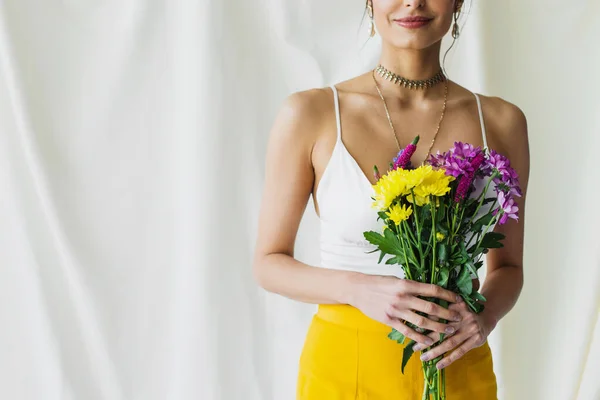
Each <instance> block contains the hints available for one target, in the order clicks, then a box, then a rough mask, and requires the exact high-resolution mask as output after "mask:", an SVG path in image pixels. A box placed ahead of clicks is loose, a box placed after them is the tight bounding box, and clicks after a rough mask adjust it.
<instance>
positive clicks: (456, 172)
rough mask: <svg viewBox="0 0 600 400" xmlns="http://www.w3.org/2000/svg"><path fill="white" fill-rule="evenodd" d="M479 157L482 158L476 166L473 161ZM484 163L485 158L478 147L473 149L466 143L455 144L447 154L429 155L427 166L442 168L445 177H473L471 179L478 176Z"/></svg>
mask: <svg viewBox="0 0 600 400" xmlns="http://www.w3.org/2000/svg"><path fill="white" fill-rule="evenodd" d="M478 156H479V157H483V159H481V160H480V161H477V164H476V165H474V164H473V161H474V160H475V159H476V158H478ZM483 161H485V156H484V153H483V151H482V150H481V148H480V147H473V146H472V145H470V144H468V143H462V142H455V143H454V147H453V148H451V149H450V150H449V151H448V152H446V153H443V154H440V153H439V152H438V153H437V154H436V155H431V156H430V158H429V164H431V166H433V167H436V168H444V169H445V170H446V174H447V175H452V176H454V177H455V178H458V177H460V176H465V175H473V178H474V177H475V176H477V175H478V169H479V168H480V167H481V166H482V162H483Z"/></svg>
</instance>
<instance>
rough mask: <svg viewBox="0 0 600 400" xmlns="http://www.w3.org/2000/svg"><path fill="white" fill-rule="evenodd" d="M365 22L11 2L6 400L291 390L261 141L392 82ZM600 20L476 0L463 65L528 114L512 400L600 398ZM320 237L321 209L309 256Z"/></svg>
mask: <svg viewBox="0 0 600 400" xmlns="http://www.w3.org/2000/svg"><path fill="white" fill-rule="evenodd" d="M363 10H364V2H363V0H352V1H348V0H304V1H294V0H258V1H248V0H219V1H210V2H209V1H207V0H45V1H41V0H0V398H1V399H7V400H8V399H10V400H42V399H43V400H159V399H160V400H167V399H168V400H188V399H189V400H192V399H194V400H196V399H202V400H238V399H239V400H241V399H243V400H292V399H293V398H294V385H295V374H296V363H297V359H298V356H299V352H300V349H301V346H302V340H303V337H304V333H305V330H306V328H307V323H308V320H309V318H310V315H311V313H312V311H313V310H314V308H313V307H312V306H307V305H302V304H299V303H294V302H291V301H288V300H285V299H282V298H279V297H276V296H273V295H268V294H265V293H264V292H263V291H262V290H260V289H259V288H257V287H256V285H255V283H254V281H253V279H252V275H251V267H250V263H251V259H252V251H253V245H254V239H255V230H256V221H257V212H258V203H259V200H260V195H261V191H262V176H263V172H264V170H263V160H264V155H265V145H266V141H267V135H268V131H269V129H270V127H271V123H272V120H273V118H274V116H275V113H276V112H277V109H278V106H279V104H280V103H281V101H282V100H283V98H284V97H285V96H287V95H288V94H290V93H291V92H294V91H297V90H303V89H308V88H311V87H320V86H324V85H328V84H331V83H335V82H338V81H341V80H344V79H347V78H350V77H352V76H354V75H357V74H359V73H361V72H362V71H365V70H366V69H367V68H370V67H372V66H373V64H374V62H375V61H376V60H377V51H378V40H377V39H372V40H370V41H369V42H368V43H367V44H365V40H366V37H365V32H366V25H363V26H360V22H361V17H362V15H363ZM599 15H600V2H598V1H596V0H587V1H586V0H572V1H567V2H565V1H558V0H537V1H528V2H525V1H522V0H503V1H489V0H487V1H486V0H473V3H472V7H471V8H470V11H469V15H468V18H466V20H463V22H465V24H464V28H463V34H462V36H461V38H460V40H459V43H458V45H457V46H456V47H455V49H454V50H453V51H452V52H451V53H450V55H449V57H448V59H447V63H446V65H447V69H448V71H449V74H450V76H451V77H452V78H453V79H455V80H457V81H458V82H459V83H461V84H463V85H465V86H467V87H469V88H470V89H472V90H473V91H478V92H481V93H484V94H488V95H491V94H493V95H497V96H501V97H504V98H505V99H507V100H509V101H511V102H514V103H516V104H517V105H519V106H520V107H521V108H522V109H523V110H524V111H525V113H526V115H527V117H528V121H529V129H530V143H531V161H532V171H531V180H530V191H529V202H528V206H527V213H528V215H527V222H526V231H527V232H526V254H525V269H526V279H525V281H526V282H525V288H524V291H523V294H522V296H521V299H520V301H519V303H518V305H517V307H516V308H515V309H514V311H513V312H512V313H511V314H509V316H508V317H507V318H506V319H504V320H503V321H502V323H501V325H500V326H499V328H498V329H497V330H496V331H495V332H494V334H493V337H492V338H491V342H492V346H493V349H494V354H495V357H496V358H495V360H496V372H497V374H498V377H499V381H500V385H501V399H505V400H506V399H507V400H525V399H527V400H538V399H539V400H542V399H544V400H598V399H600V379H598V378H599V377H600V362H599V360H600V320H599V319H598V312H599V306H600V250H599V246H598V237H599V235H598V229H599V224H600V218H599V214H598V212H597V204H598V196H599V195H600V193H599V191H598V189H597V186H598V184H599V183H600V179H599V178H598V173H597V171H598V167H597V164H596V162H597V161H598V156H597V151H598V149H600V100H599V99H598V92H599V89H600V77H599V75H598V71H600V54H599V50H598V46H597V41H598V38H600V20H599V17H598V16H599ZM286 184H288V183H286ZM289 184H293V183H289ZM317 238H318V224H317V219H316V217H315V216H314V214H313V211H312V209H309V210H308V212H307V215H306V218H305V220H304V221H303V224H302V229H301V232H300V235H299V238H298V246H297V252H298V256H299V257H300V258H301V259H302V260H304V261H308V262H311V263H315V264H316V263H318V262H319V261H318V254H317V251H316V243H317Z"/></svg>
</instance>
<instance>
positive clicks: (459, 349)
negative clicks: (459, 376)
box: [413, 302, 495, 369]
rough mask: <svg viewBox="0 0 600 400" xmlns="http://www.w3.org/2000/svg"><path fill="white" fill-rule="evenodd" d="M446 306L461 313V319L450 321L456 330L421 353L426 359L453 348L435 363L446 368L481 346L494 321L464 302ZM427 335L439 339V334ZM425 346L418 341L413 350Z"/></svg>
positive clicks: (424, 359)
mask: <svg viewBox="0 0 600 400" xmlns="http://www.w3.org/2000/svg"><path fill="white" fill-rule="evenodd" d="M448 308H449V309H450V310H453V311H456V312H458V313H459V314H460V315H461V318H462V321H460V322H452V323H450V325H451V326H452V327H454V328H455V329H456V332H455V333H454V334H451V335H447V336H445V337H444V341H443V342H442V343H441V344H440V345H438V346H436V347H434V348H433V349H431V350H429V351H427V352H425V353H423V354H422V355H421V360H423V361H428V360H433V359H435V358H436V357H438V356H440V355H442V354H445V353H448V352H450V351H452V350H453V351H452V352H451V353H449V354H448V355H447V356H446V357H444V358H443V359H442V360H441V361H440V362H438V363H437V368H438V369H442V368H446V367H447V366H449V365H450V364H452V363H453V362H454V361H456V360H458V359H459V358H461V357H462V356H464V355H465V354H467V352H468V351H470V350H472V349H474V348H476V347H479V346H482V345H483V344H484V343H485V341H486V340H487V337H488V335H489V334H490V333H491V332H492V330H493V329H494V327H495V323H494V322H491V321H489V319H487V318H486V317H485V315H484V314H475V313H474V312H473V311H471V310H470V309H469V306H468V305H467V303H465V302H461V303H455V304H452V305H450V307H448ZM429 336H430V337H431V338H436V339H437V340H436V341H439V334H436V333H434V334H431V335H429ZM426 347H427V346H423V345H422V344H420V343H419V344H416V345H415V346H413V350H415V351H419V350H422V349H424V348H426Z"/></svg>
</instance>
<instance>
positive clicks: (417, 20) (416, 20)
mask: <svg viewBox="0 0 600 400" xmlns="http://www.w3.org/2000/svg"><path fill="white" fill-rule="evenodd" d="M432 19H433V18H427V17H406V18H400V19H395V20H394V22H395V23H397V24H398V25H400V26H402V27H404V28H408V29H417V28H422V27H424V26H425V25H427V24H429V23H430V22H431V21H432Z"/></svg>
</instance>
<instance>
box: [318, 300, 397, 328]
mask: <svg viewBox="0 0 600 400" xmlns="http://www.w3.org/2000/svg"><path fill="white" fill-rule="evenodd" d="M317 317H319V318H321V319H322V320H324V321H327V322H331V323H333V324H336V325H341V326H345V327H348V328H356V329H360V330H365V331H375V332H389V331H390V330H391V329H392V328H390V327H389V326H387V325H385V324H382V323H381V322H378V321H375V320H374V319H371V318H369V317H367V316H366V315H365V314H363V313H362V312H361V311H360V310H359V309H358V308H354V307H352V306H349V305H342V304H335V305H333V304H321V305H319V309H318V311H317Z"/></svg>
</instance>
